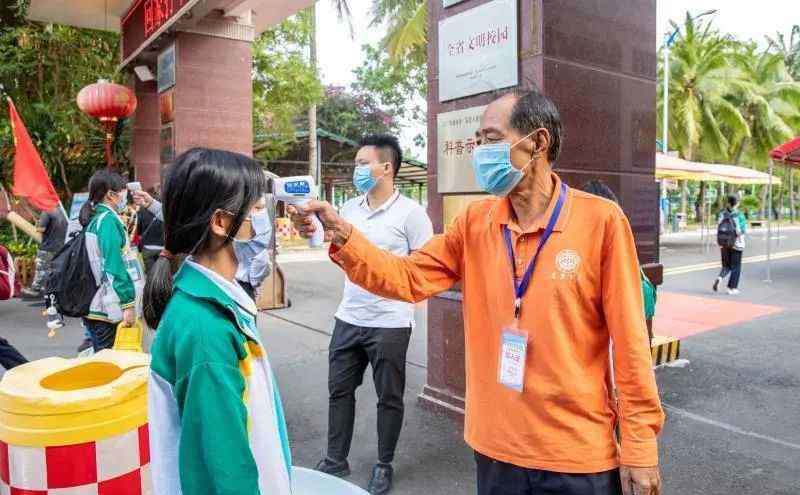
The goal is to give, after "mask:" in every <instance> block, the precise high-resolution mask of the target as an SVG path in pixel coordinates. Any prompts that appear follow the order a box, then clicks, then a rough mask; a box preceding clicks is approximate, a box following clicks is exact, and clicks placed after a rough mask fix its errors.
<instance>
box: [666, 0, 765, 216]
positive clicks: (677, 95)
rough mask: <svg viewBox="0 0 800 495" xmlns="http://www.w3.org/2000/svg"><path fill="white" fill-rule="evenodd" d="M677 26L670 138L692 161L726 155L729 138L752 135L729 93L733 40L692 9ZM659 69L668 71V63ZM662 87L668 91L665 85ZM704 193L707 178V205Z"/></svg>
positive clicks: (684, 190) (683, 207)
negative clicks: (729, 57) (695, 16)
mask: <svg viewBox="0 0 800 495" xmlns="http://www.w3.org/2000/svg"><path fill="white" fill-rule="evenodd" d="M672 25H673V27H674V28H675V29H677V30H678V35H677V37H676V39H675V43H674V45H673V46H672V52H671V58H670V80H669V103H668V104H669V107H670V108H669V115H670V122H669V124H668V125H669V136H670V143H674V145H675V147H676V148H677V149H678V150H679V151H680V152H681V154H682V155H683V157H684V158H685V159H687V160H696V159H703V158H704V156H706V157H708V158H713V157H715V156H719V155H722V156H726V155H727V154H728V153H729V151H728V150H729V148H730V139H729V138H741V137H742V136H748V137H749V135H750V131H749V128H748V126H747V122H746V121H745V119H744V116H743V115H742V113H741V112H740V111H739V109H738V108H736V106H735V105H733V104H732V103H731V102H730V101H728V100H727V99H726V98H725V97H726V96H727V95H728V94H729V93H730V79H729V78H730V68H729V65H728V60H727V57H726V55H727V53H728V47H729V46H730V45H731V40H730V39H729V38H727V37H723V36H721V35H720V34H719V33H718V32H717V31H716V30H715V29H714V28H713V25H712V23H711V22H710V21H707V22H706V21H699V20H697V19H695V18H693V17H692V16H691V15H690V14H689V13H688V12H687V13H686V19H685V21H684V23H683V25H682V26H680V27H679V26H678V25H677V24H675V23H674V22H673V23H672ZM659 70H660V71H663V67H660V69H659ZM662 74H663V72H662ZM661 91H662V94H663V88H661ZM662 101H663V98H659V105H660V106H662V107H663V104H662V103H661V102H662ZM661 111H662V112H663V108H661ZM704 193H705V184H702V183H701V189H700V197H699V200H700V203H701V204H702V201H703V199H704ZM686 207H687V185H686V183H685V182H684V184H683V187H682V192H681V212H682V213H683V214H684V215H685V214H686ZM698 213H700V209H698ZM701 216H702V215H698V217H701ZM699 219H700V220H702V218H699Z"/></svg>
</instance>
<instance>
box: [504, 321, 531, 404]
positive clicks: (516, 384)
mask: <svg viewBox="0 0 800 495" xmlns="http://www.w3.org/2000/svg"><path fill="white" fill-rule="evenodd" d="M527 355H528V333H527V332H522V331H519V330H512V329H508V328H507V329H505V330H503V334H502V340H501V342H500V369H499V372H498V381H499V382H500V384H501V385H504V386H506V387H508V388H510V389H512V390H516V391H517V392H522V389H523V386H524V385H525V361H526V358H527Z"/></svg>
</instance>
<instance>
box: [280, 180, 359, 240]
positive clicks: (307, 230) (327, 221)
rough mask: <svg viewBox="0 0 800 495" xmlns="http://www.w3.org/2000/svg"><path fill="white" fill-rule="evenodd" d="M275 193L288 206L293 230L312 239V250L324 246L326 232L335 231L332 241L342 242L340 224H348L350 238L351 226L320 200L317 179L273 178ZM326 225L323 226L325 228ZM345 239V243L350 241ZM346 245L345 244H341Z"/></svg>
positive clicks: (328, 204)
mask: <svg viewBox="0 0 800 495" xmlns="http://www.w3.org/2000/svg"><path fill="white" fill-rule="evenodd" d="M273 193H274V195H275V200H276V201H283V202H285V203H286V204H287V205H289V207H288V208H287V211H288V212H289V214H290V215H291V218H292V223H293V224H294V227H295V228H296V229H297V230H298V232H300V235H301V236H303V237H305V238H306V239H309V243H308V244H309V245H310V246H311V247H319V246H322V244H323V242H324V241H325V231H326V230H327V231H333V233H334V236H333V239H332V240H333V242H334V243H337V244H338V242H337V241H341V240H342V239H341V233H340V232H339V231H340V230H341V227H342V226H341V224H346V225H347V228H348V230H347V237H349V228H351V227H350V224H347V222H345V221H344V220H342V219H341V217H339V215H338V214H337V213H336V210H335V209H334V208H333V206H331V205H330V203H327V202H325V201H317V200H316V197H317V191H316V187H315V186H314V179H313V178H312V177H311V176H309V175H302V176H297V177H280V178H276V179H273ZM323 226H324V227H323ZM347 237H344V241H346V240H347ZM342 243H343V242H342Z"/></svg>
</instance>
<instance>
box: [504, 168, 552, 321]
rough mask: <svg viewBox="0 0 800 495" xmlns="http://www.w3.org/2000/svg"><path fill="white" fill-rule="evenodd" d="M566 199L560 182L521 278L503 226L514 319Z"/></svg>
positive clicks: (517, 315) (517, 316)
mask: <svg viewBox="0 0 800 495" xmlns="http://www.w3.org/2000/svg"><path fill="white" fill-rule="evenodd" d="M566 199H567V185H566V184H564V183H563V182H562V183H561V191H560V192H559V194H558V201H557V202H556V207H555V208H554V209H553V214H552V215H550V220H549V221H548V222H547V227H546V228H545V229H544V232H543V233H542V236H541V237H540V238H539V246H538V247H537V248H536V254H534V255H533V259H531V262H530V264H529V265H528V268H527V269H526V270H525V273H524V274H523V275H522V279H521V280H520V279H518V278H517V271H516V266H517V262H516V258H515V257H514V243H513V242H512V240H511V231H510V230H508V225H504V226H503V237H505V240H506V249H507V250H508V260H509V261H510V262H511V276H512V277H513V278H514V319H519V314H520V310H521V309H522V296H524V295H525V292H527V291H528V286H529V285H530V283H531V278H533V270H534V269H535V268H536V260H538V259H539V254H540V253H541V252H542V248H544V245H545V244H546V243H547V241H548V240H549V239H550V235H552V233H553V229H554V228H555V227H556V223H557V222H558V217H559V216H561V209H562V208H563V207H564V202H565V201H566Z"/></svg>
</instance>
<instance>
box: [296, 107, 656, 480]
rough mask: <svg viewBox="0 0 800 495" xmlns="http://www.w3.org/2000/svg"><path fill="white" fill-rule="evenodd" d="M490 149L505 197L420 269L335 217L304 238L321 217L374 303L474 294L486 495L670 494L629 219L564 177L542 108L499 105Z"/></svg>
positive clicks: (468, 320)
mask: <svg viewBox="0 0 800 495" xmlns="http://www.w3.org/2000/svg"><path fill="white" fill-rule="evenodd" d="M477 137H478V139H479V142H480V146H478V147H477V148H475V150H474V154H473V168H474V173H475V175H476V178H477V181H478V184H480V185H481V187H483V189H484V190H485V191H487V192H489V193H491V194H493V195H494V196H496V197H495V198H492V199H486V200H482V201H477V202H474V203H472V204H470V205H469V207H468V208H467V209H466V211H464V212H463V213H462V214H461V215H460V216H459V217H458V218H456V220H455V222H454V223H453V225H452V226H450V227H449V228H448V229H447V231H446V232H445V233H444V234H441V235H438V236H435V237H433V239H431V241H429V242H428V243H427V244H426V245H425V246H424V247H423V248H422V249H420V250H418V251H416V252H414V253H412V254H411V255H409V256H405V257H399V256H394V255H392V254H390V253H387V252H384V251H381V250H380V249H378V248H376V247H375V246H373V245H372V244H370V243H369V241H367V240H366V238H365V237H364V235H363V234H361V233H360V232H358V230H356V229H354V228H353V227H352V226H351V225H350V224H348V223H347V222H345V221H344V220H342V219H341V218H340V217H339V216H338V215H337V214H336V212H335V210H334V209H333V208H332V207H331V206H330V205H329V204H327V203H324V202H312V203H309V204H308V205H307V206H306V207H305V208H301V209H299V210H298V211H297V212H296V213H295V214H294V216H293V220H294V223H295V225H296V226H297V227H298V228H299V229H300V231H301V232H302V233H303V234H304V235H310V233H311V232H313V226H312V224H311V221H310V218H309V215H310V214H317V215H318V216H319V217H320V218H321V220H322V222H323V224H324V225H325V228H326V230H328V231H330V232H329V235H330V238H331V240H332V247H331V259H332V260H333V261H334V262H335V263H337V264H338V265H339V266H341V267H342V268H343V269H344V271H345V272H346V273H347V276H348V278H349V279H350V280H351V281H352V282H354V283H356V284H358V285H360V286H362V287H364V288H365V289H366V290H368V291H370V292H372V293H375V294H378V295H381V296H384V297H390V298H395V299H400V300H404V301H409V302H416V301H421V300H423V299H426V298H428V297H430V296H431V295H433V294H436V293H438V292H441V291H444V290H447V289H448V288H450V287H451V286H452V285H453V284H455V283H456V282H459V281H460V282H461V283H462V290H463V311H464V338H465V348H466V378H467V380H466V384H467V389H466V416H465V425H464V429H465V433H464V436H465V439H466V441H467V443H468V444H469V445H470V446H471V447H472V448H473V449H474V450H475V458H476V462H477V478H478V493H479V495H537V494H545V493H546V494H561V495H611V494H619V493H623V494H624V495H658V494H660V491H661V489H660V485H661V483H660V476H659V470H658V447H657V443H656V436H657V435H658V433H659V431H660V430H661V426H662V424H663V421H664V415H663V412H662V410H661V405H660V402H659V397H658V391H657V389H656V383H655V377H654V374H653V371H652V365H651V358H650V352H649V346H648V341H647V329H646V326H645V321H644V317H643V309H642V293H641V285H640V282H639V266H638V260H637V255H636V246H635V244H634V239H633V234H632V233H631V228H630V225H629V224H628V221H627V219H626V217H625V214H624V213H623V212H622V210H620V209H619V207H618V206H616V205H615V204H613V203H612V202H610V201H606V200H604V199H601V198H598V197H596V196H592V195H589V194H586V193H583V192H580V191H577V190H574V189H571V188H568V187H567V186H566V185H565V184H563V183H562V182H561V179H560V178H559V177H558V176H557V175H556V174H554V173H553V171H552V168H551V164H552V163H554V162H555V160H556V159H557V157H558V153H559V150H560V147H561V120H560V116H559V113H558V109H557V108H556V106H555V104H554V103H553V102H552V101H551V100H550V99H549V98H547V97H546V96H544V95H542V94H541V93H538V92H535V91H534V92H528V93H516V92H512V93H509V94H506V95H504V96H502V97H501V98H499V99H497V100H495V101H494V102H493V103H491V104H490V105H489V106H488V107H487V108H486V110H485V112H484V114H483V116H482V118H481V127H480V129H479V130H478V132H477ZM609 340H611V341H613V343H614V348H615V349H616V352H615V354H614V375H615V378H616V384H617V389H618V401H617V402H615V401H613V399H612V398H611V397H612V396H611V395H610V394H609V390H608V385H607V383H608V382H609V380H608V378H609V373H610V371H609V362H608V349H609ZM617 423H619V429H620V443H619V444H618V443H617V441H616V438H615V425H616V424H617Z"/></svg>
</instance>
